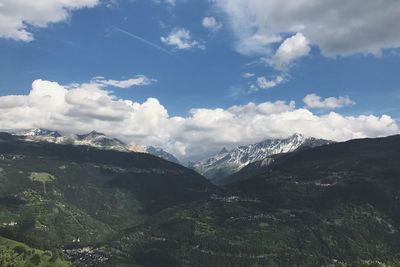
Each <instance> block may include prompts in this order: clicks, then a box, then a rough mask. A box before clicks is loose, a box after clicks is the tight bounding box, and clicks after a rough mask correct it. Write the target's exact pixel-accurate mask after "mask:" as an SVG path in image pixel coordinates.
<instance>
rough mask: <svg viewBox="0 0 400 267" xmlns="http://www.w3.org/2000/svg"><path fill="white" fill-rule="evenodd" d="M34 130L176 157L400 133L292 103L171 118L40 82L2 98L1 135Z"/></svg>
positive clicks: (371, 120) (154, 107) (91, 89)
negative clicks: (269, 143)
mask: <svg viewBox="0 0 400 267" xmlns="http://www.w3.org/2000/svg"><path fill="white" fill-rule="evenodd" d="M33 127H42V128H49V129H54V130H58V131H60V132H63V133H84V132H89V131H91V130H97V131H101V132H104V133H106V134H108V135H111V136H115V137H117V138H121V139H122V140H124V141H125V142H128V143H136V144H141V145H155V146H160V147H163V148H164V149H166V150H168V151H170V152H172V153H175V154H176V155H177V156H178V157H180V158H181V159H198V158H201V157H204V156H207V155H209V154H211V153H214V152H216V151H217V150H219V149H220V148H221V147H222V146H227V147H233V146H237V145H242V144H248V143H253V142H257V141H260V140H263V139H265V138H278V137H286V136H289V135H291V134H293V133H295V132H298V133H302V134H305V135H310V136H315V137H319V138H327V139H332V140H337V141H342V140H347V139H351V138H359V137H367V136H368V137H374V136H384V135H390V134H396V133H398V132H399V127H398V125H397V123H396V121H395V120H393V119H392V118H391V117H390V116H387V115H381V116H375V115H360V116H343V115H341V114H338V113H336V112H330V113H328V114H323V115H317V114H314V113H313V112H312V111H310V110H308V109H306V108H297V107H296V104H295V102H294V101H291V102H289V103H288V102H285V101H276V102H264V103H259V104H256V103H248V104H246V105H238V106H232V107H229V108H227V109H222V108H217V109H208V108H198V109H192V110H191V111H190V113H189V115H188V116H186V117H172V116H170V115H169V114H168V111H167V109H166V108H165V107H164V106H163V105H162V104H161V103H160V102H159V101H158V100H157V99H155V98H149V99H147V100H146V101H144V102H143V103H139V102H135V101H131V100H126V99H121V98H118V97H116V96H115V95H113V94H112V93H111V92H109V91H107V90H106V89H105V88H104V87H102V86H100V85H98V84H96V83H87V84H72V85H60V84H59V83H56V82H51V81H44V80H36V81H34V82H33V84H32V89H31V90H30V92H29V93H28V94H27V95H15V96H2V97H0V129H4V130H6V129H8V130H11V129H27V128H33Z"/></svg>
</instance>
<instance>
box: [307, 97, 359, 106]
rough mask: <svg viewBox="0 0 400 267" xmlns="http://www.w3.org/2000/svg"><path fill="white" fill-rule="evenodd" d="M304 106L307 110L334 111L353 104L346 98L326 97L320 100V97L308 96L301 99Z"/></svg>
mask: <svg viewBox="0 0 400 267" xmlns="http://www.w3.org/2000/svg"><path fill="white" fill-rule="evenodd" d="M303 102H304V104H306V106H307V107H308V108H317V109H335V108H341V107H344V106H351V105H354V104H355V102H354V101H353V100H351V99H350V97H348V96H339V97H338V98H336V97H328V98H325V99H322V98H321V97H320V96H318V95H316V94H309V95H306V96H305V97H304V98H303Z"/></svg>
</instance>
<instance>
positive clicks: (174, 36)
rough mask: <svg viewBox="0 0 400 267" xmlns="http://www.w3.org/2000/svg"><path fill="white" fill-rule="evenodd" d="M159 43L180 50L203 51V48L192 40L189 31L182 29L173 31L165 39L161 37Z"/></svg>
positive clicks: (199, 43)
mask: <svg viewBox="0 0 400 267" xmlns="http://www.w3.org/2000/svg"><path fill="white" fill-rule="evenodd" d="M161 41H162V42H163V43H164V44H166V45H170V46H173V47H175V48H176V49H181V50H193V49H202V50H204V49H205V46H204V45H203V44H202V43H201V42H199V41H196V40H193V38H192V36H191V35H190V31H189V30H186V29H184V28H175V29H173V30H172V31H171V32H170V34H169V35H168V36H167V37H161Z"/></svg>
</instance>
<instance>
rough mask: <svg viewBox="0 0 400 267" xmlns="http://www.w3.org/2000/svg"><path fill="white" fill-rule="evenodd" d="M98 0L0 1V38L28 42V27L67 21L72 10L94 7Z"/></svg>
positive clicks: (30, 37)
mask: <svg viewBox="0 0 400 267" xmlns="http://www.w3.org/2000/svg"><path fill="white" fill-rule="evenodd" d="M98 3H99V0H79V1H78V0H41V1H30V0H0V38H7V39H13V40H17V41H25V42H29V41H32V40H33V39H34V36H33V34H32V32H31V31H30V30H29V29H30V27H32V26H33V27H38V28H45V27H47V26H48V25H49V24H50V23H57V22H62V21H66V20H68V18H69V17H70V13H71V11H73V10H77V9H81V8H90V7H94V6H96V5H97V4H98Z"/></svg>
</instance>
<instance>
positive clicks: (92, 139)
mask: <svg viewBox="0 0 400 267" xmlns="http://www.w3.org/2000/svg"><path fill="white" fill-rule="evenodd" d="M14 134H15V135H19V136H23V137H25V138H26V139H27V140H31V141H44V142H51V143H56V144H72V145H85V146H91V147H97V148H101V149H111V150H117V151H125V152H126V151H133V152H140V153H148V154H151V155H154V156H157V157H160V158H163V159H165V160H168V161H171V162H174V163H179V160H178V159H177V158H176V157H175V156H173V155H172V154H170V153H168V152H166V151H165V150H163V149H161V148H157V147H153V146H141V145H137V144H126V143H124V142H123V141H121V140H119V139H117V138H112V137H109V136H107V135H105V134H103V133H99V132H96V131H92V132H90V133H88V134H71V135H66V136H64V135H61V134H60V133H58V132H57V131H52V130H47V129H40V128H35V129H29V130H23V131H19V132H16V133H14Z"/></svg>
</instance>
